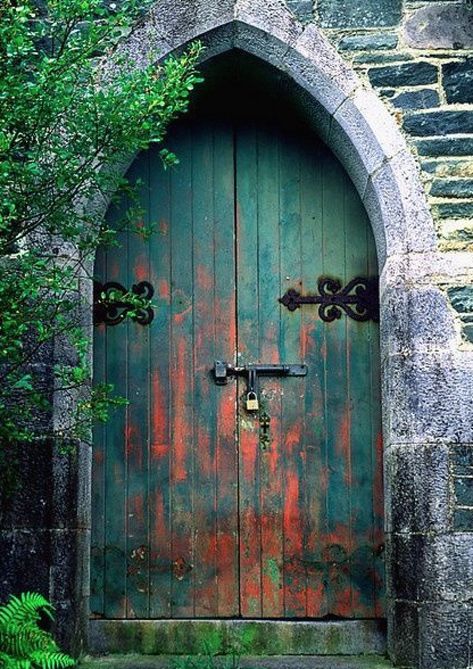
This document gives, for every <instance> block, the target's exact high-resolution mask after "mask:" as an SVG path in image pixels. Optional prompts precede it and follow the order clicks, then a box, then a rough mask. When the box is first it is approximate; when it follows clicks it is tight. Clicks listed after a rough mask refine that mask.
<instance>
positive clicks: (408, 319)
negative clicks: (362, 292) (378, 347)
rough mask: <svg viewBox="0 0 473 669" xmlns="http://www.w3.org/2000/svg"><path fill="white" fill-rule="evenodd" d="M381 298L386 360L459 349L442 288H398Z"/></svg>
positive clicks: (392, 287) (381, 325)
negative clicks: (394, 356) (412, 354)
mask: <svg viewBox="0 0 473 669" xmlns="http://www.w3.org/2000/svg"><path fill="white" fill-rule="evenodd" d="M381 295H382V299H381V319H380V321H381V322H380V337H381V341H382V342H383V352H382V353H383V356H385V355H396V354H403V355H405V354H409V353H413V352H414V351H435V350H437V351H444V350H446V349H448V348H456V346H457V333H456V329H455V322H454V317H453V315H452V313H451V310H450V308H449V302H448V299H447V296H446V295H445V292H444V291H442V290H441V289H440V288H437V287H431V286H424V287H422V286H419V287H411V286H409V287H407V286H398V285H396V286H389V287H387V288H384V287H383V289H382V292H381Z"/></svg>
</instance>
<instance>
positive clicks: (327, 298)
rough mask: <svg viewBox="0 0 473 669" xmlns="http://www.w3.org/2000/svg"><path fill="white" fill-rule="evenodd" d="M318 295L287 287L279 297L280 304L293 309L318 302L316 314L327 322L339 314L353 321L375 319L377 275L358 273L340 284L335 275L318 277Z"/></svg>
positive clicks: (376, 314)
mask: <svg viewBox="0 0 473 669" xmlns="http://www.w3.org/2000/svg"><path fill="white" fill-rule="evenodd" d="M317 290H318V295H317V294H314V295H301V294H300V293H299V292H298V291H297V290H295V289H294V288H290V289H289V290H288V291H287V292H286V293H285V294H284V295H283V296H282V297H280V298H279V301H280V302H281V304H283V305H284V306H285V307H287V308H288V309H289V311H295V310H296V309H298V308H299V307H300V306H302V305H303V304H318V305H319V309H318V313H319V316H320V318H321V319H322V320H323V321H325V322H326V323H331V322H332V321H335V320H337V319H339V318H341V316H342V312H345V314H346V315H347V316H349V317H350V318H353V319H354V320H355V321H370V320H372V321H374V322H375V323H378V322H379V279H378V277H369V278H366V277H359V276H357V277H356V278H354V279H352V280H351V281H350V282H349V283H347V285H346V286H345V287H344V288H342V284H341V282H340V281H339V280H338V279H332V278H330V277H326V276H325V277H324V276H322V277H320V278H319V279H318V281H317Z"/></svg>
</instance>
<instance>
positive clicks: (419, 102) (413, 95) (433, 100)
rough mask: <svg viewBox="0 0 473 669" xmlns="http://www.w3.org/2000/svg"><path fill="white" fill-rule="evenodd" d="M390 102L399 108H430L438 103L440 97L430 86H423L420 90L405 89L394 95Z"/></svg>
mask: <svg viewBox="0 0 473 669" xmlns="http://www.w3.org/2000/svg"><path fill="white" fill-rule="evenodd" d="M390 102H391V104H392V105H393V106H394V107H398V108H399V109H430V108H432V107H438V106H439V105H440V98H439V94H438V93H437V91H435V90H433V89H432V88H423V89H421V90H420V91H406V92H404V93H399V94H398V95H394V96H393V97H392V98H391V99H390Z"/></svg>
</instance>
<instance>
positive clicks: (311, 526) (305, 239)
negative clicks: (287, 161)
mask: <svg viewBox="0 0 473 669" xmlns="http://www.w3.org/2000/svg"><path fill="white" fill-rule="evenodd" d="M325 151H326V149H324V147H323V146H321V145H320V144H319V143H318V142H317V141H315V140H313V139H312V141H310V142H308V146H307V150H306V151H304V152H303V153H302V154H301V219H302V220H301V225H302V231H301V280H302V285H301V286H300V290H301V292H302V293H303V294H308V293H310V292H313V291H315V290H316V287H317V280H318V278H319V277H320V276H321V275H322V267H323V236H322V233H323V227H322V223H323V221H322V219H323V206H322V205H323V200H322V174H323V167H324V156H323V154H324V153H325ZM300 318H301V351H300V359H301V361H304V362H305V363H306V364H307V365H308V369H309V374H308V376H307V380H306V384H305V392H304V416H303V421H302V424H303V443H304V449H305V454H306V470H305V479H304V505H305V508H306V513H307V524H306V528H305V535H304V556H303V559H304V563H305V566H306V582H307V586H306V587H307V616H308V617H310V618H318V617H322V616H325V615H326V614H327V612H328V609H327V597H326V584H325V580H326V579H325V577H326V573H325V566H324V557H323V555H324V551H323V545H322V542H321V538H323V535H324V533H325V531H326V506H325V497H326V492H327V468H326V463H325V438H326V436H325V429H326V428H325V421H324V410H323V409H324V386H323V384H324V379H325V359H324V346H323V344H324V332H325V327H326V325H325V323H324V322H323V321H322V320H321V319H320V318H319V316H318V309H317V307H316V306H315V305H314V306H306V307H304V308H303V309H302V310H301V315H300Z"/></svg>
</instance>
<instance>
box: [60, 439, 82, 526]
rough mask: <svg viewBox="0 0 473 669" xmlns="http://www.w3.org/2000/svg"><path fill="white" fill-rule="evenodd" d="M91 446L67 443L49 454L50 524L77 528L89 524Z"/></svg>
mask: <svg viewBox="0 0 473 669" xmlns="http://www.w3.org/2000/svg"><path fill="white" fill-rule="evenodd" d="M90 460H91V447H90V446H89V445H88V444H84V443H79V442H70V443H67V444H65V445H64V447H63V448H62V449H58V448H56V449H55V451H54V454H53V457H52V467H51V469H52V474H51V478H52V487H51V490H50V494H51V496H52V497H53V499H54V503H53V505H52V508H51V527H54V528H56V529H61V528H63V529H77V528H83V529H85V528H88V527H90V503H89V502H88V495H89V487H90Z"/></svg>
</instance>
